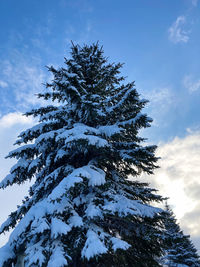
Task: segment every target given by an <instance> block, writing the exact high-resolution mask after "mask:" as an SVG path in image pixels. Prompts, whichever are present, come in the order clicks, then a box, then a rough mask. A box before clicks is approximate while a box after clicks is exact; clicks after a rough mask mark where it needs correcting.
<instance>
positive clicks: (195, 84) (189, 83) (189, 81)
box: [183, 75, 200, 93]
mask: <svg viewBox="0 0 200 267" xmlns="http://www.w3.org/2000/svg"><path fill="white" fill-rule="evenodd" d="M183 85H184V87H185V88H186V89H187V90H188V91H189V92H191V93H193V92H195V91H197V90H199V89H200V79H194V78H193V76H192V75H186V76H185V77H184V78H183Z"/></svg>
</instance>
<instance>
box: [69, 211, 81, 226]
mask: <svg viewBox="0 0 200 267" xmlns="http://www.w3.org/2000/svg"><path fill="white" fill-rule="evenodd" d="M68 222H69V226H70V227H81V226H83V220H82V218H81V217H80V216H79V215H78V214H75V215H73V216H71V217H70V218H69V220H68Z"/></svg>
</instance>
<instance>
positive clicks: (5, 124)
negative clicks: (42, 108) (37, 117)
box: [0, 112, 34, 129]
mask: <svg viewBox="0 0 200 267" xmlns="http://www.w3.org/2000/svg"><path fill="white" fill-rule="evenodd" d="M33 122H34V120H33V118H32V117H25V116H23V115H22V113H20V112H13V113H8V114H6V115H4V116H3V117H1V118H0V128H1V129H2V128H4V129H5V128H10V127H13V126H14V125H26V126H28V125H32V124H33Z"/></svg>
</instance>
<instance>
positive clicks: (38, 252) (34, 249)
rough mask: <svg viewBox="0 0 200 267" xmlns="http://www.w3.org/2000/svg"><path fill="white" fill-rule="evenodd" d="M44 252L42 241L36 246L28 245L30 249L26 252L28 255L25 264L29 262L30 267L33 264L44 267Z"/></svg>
mask: <svg viewBox="0 0 200 267" xmlns="http://www.w3.org/2000/svg"><path fill="white" fill-rule="evenodd" d="M43 251H44V248H43V246H42V241H39V242H38V243H36V244H28V247H27V249H26V251H25V254H27V256H26V257H25V259H24V260H25V263H26V262H28V266H31V265H32V264H33V266H34V264H37V266H42V264H43V263H44V262H45V256H44V254H43ZM38 264H39V265H38ZM25 266H26V265H25Z"/></svg>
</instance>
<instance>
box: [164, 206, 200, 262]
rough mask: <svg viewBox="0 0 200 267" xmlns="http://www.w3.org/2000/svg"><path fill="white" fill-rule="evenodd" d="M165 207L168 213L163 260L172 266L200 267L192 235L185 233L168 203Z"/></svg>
mask: <svg viewBox="0 0 200 267" xmlns="http://www.w3.org/2000/svg"><path fill="white" fill-rule="evenodd" d="M165 208H166V214H165V220H164V224H165V229H166V232H165V238H164V250H165V256H164V257H163V262H164V263H165V264H166V265H167V266H170V267H177V266H180V267H181V266H185V267H187V266H191V267H199V266H200V259H199V256H198V254H197V250H196V248H195V247H194V245H193V244H192V241H191V239H190V236H189V235H184V233H183V231H182V230H181V229H180V226H179V224H178V223H177V220H176V218H175V216H174V213H173V211H172V210H171V208H170V207H169V205H167V204H166V206H165Z"/></svg>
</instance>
